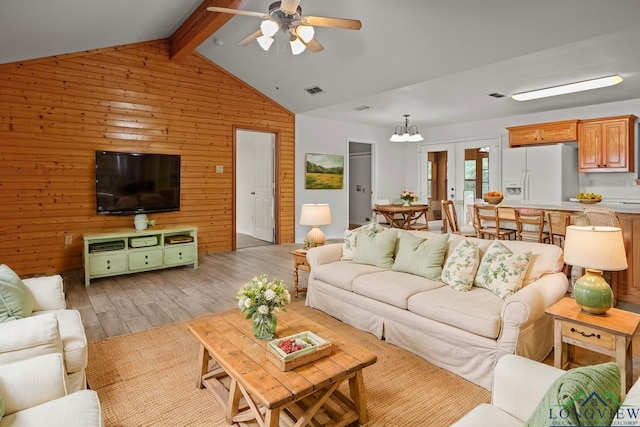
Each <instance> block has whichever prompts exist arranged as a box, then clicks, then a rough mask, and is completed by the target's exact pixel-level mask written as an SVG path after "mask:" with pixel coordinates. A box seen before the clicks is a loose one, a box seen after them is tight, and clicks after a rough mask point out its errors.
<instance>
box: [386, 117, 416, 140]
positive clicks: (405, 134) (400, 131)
mask: <svg viewBox="0 0 640 427" xmlns="http://www.w3.org/2000/svg"><path fill="white" fill-rule="evenodd" d="M423 140H424V138H423V137H422V135H420V132H418V127H417V126H416V125H413V126H409V115H408V114H404V126H396V130H395V131H394V132H393V135H391V138H389V141H391V142H418V141H423Z"/></svg>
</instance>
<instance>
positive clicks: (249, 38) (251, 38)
mask: <svg viewBox="0 0 640 427" xmlns="http://www.w3.org/2000/svg"><path fill="white" fill-rule="evenodd" d="M261 35H262V30H261V29H259V28H258V31H256V32H255V33H253V34H251V35H249V36H247V37H245V38H243V39H242V40H240V41H239V42H238V43H236V44H237V45H238V46H246V45H248V44H250V43H251V42H253V41H255V40H256V39H257V38H258V37H260V36H261Z"/></svg>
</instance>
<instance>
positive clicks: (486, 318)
mask: <svg viewBox="0 0 640 427" xmlns="http://www.w3.org/2000/svg"><path fill="white" fill-rule="evenodd" d="M405 232H406V231H400V232H399V233H405ZM408 233H412V234H414V235H415V236H418V237H425V238H427V239H430V238H434V237H436V236H441V235H439V234H436V233H432V232H428V231H408ZM464 239H465V237H463V236H461V235H457V234H451V235H450V236H449V238H448V242H447V248H446V254H445V259H446V257H449V255H450V254H451V253H452V251H453V250H454V248H456V246H457V245H458V244H460V243H461V242H462V241H463V240H464ZM466 239H469V240H470V241H472V242H473V243H474V244H475V245H476V246H477V247H478V248H479V249H480V255H481V256H482V252H483V251H486V250H487V248H488V247H489V244H490V243H491V241H489V240H482V239H476V238H466ZM501 243H502V244H503V245H504V246H505V247H506V248H508V249H509V250H510V251H511V252H513V253H516V254H517V253H523V252H527V251H530V252H531V253H532V256H531V260H530V263H529V265H528V269H527V270H526V275H525V276H524V282H523V283H524V286H523V287H522V289H520V290H519V291H518V292H516V293H515V294H514V295H512V296H510V297H508V298H507V299H506V300H503V299H502V298H500V297H499V296H497V295H496V294H494V293H493V292H491V291H489V290H487V289H485V288H479V287H475V286H474V287H473V288H472V289H471V290H470V291H468V292H462V291H458V290H455V289H453V288H452V287H451V286H449V285H447V284H445V283H443V282H442V281H434V280H429V279H426V278H424V277H421V276H417V275H414V274H408V273H404V272H398V271H393V270H390V269H385V268H380V267H376V266H373V265H366V264H357V263H354V262H352V261H341V260H340V259H341V257H342V252H343V244H340V243H335V244H328V245H324V246H320V247H316V248H313V249H310V250H309V252H308V253H307V259H308V262H309V264H310V266H311V272H310V275H309V283H308V290H307V296H306V304H307V305H308V306H310V307H314V308H317V309H319V310H322V311H324V312H325V313H327V314H330V315H331V316H333V317H336V318H337V319H339V320H341V321H343V322H345V323H347V324H349V325H351V326H354V327H356V328H358V329H361V330H364V331H367V332H370V333H372V334H374V335H375V336H377V337H378V338H384V339H386V341H387V342H389V343H390V344H394V345H397V346H399V347H402V348H404V349H407V350H409V351H411V352H413V353H415V354H417V355H419V356H421V357H423V358H424V359H426V360H428V361H429V362H431V363H433V364H434V365H436V366H439V367H442V368H445V369H447V370H449V371H451V372H453V373H455V374H457V375H459V376H461V377H463V378H466V379H468V380H470V381H472V382H474V383H476V384H479V385H481V386H482V387H485V388H487V389H489V390H490V389H491V381H492V373H493V369H494V366H495V364H496V362H497V360H498V359H500V357H501V356H503V355H505V354H511V353H516V354H519V355H523V356H525V357H527V358H530V359H534V360H543V359H544V357H545V356H546V355H547V354H549V352H550V351H551V349H552V347H553V331H552V320H551V318H550V317H549V316H548V315H545V312H544V311H545V309H546V308H547V307H549V306H550V305H552V304H553V303H555V302H557V301H558V300H560V299H561V298H562V297H563V296H564V295H565V294H566V291H567V286H568V281H567V277H566V276H565V275H564V274H563V273H562V267H563V264H564V261H563V256H562V249H561V248H559V247H558V246H554V245H550V244H543V243H531V242H521V241H501ZM356 250H357V248H356ZM397 250H398V249H397V247H396V255H397Z"/></svg>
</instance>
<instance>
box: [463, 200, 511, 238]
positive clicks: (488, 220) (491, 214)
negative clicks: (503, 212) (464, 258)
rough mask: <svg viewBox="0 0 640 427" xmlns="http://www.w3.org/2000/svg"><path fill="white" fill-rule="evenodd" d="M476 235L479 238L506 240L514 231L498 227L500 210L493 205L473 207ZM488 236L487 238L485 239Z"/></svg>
mask: <svg viewBox="0 0 640 427" xmlns="http://www.w3.org/2000/svg"><path fill="white" fill-rule="evenodd" d="M473 209H474V214H475V215H474V220H475V227H476V233H477V235H478V237H479V238H481V239H485V238H491V237H493V238H494V239H498V240H508V239H510V238H511V236H515V234H516V230H512V229H509V228H501V227H500V208H499V207H497V206H494V205H481V204H476V205H473ZM485 236H488V237H485Z"/></svg>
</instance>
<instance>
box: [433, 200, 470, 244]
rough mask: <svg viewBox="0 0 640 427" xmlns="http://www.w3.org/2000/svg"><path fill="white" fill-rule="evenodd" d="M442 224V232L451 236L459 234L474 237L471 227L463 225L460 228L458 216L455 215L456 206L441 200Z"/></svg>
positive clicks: (450, 201) (451, 202) (448, 201)
mask: <svg viewBox="0 0 640 427" xmlns="http://www.w3.org/2000/svg"><path fill="white" fill-rule="evenodd" d="M440 203H441V205H442V213H443V216H442V222H443V225H444V232H445V233H447V232H450V233H453V234H461V235H463V236H467V237H475V236H476V229H475V227H473V226H469V225H466V224H465V225H463V226H462V227H461V226H460V224H459V223H458V215H457V214H456V205H455V203H454V202H453V201H452V200H442V201H441V202H440Z"/></svg>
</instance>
